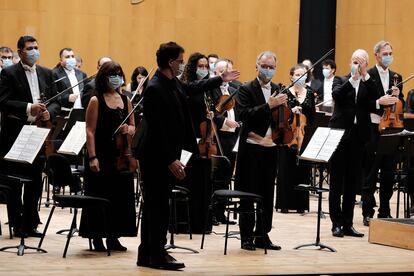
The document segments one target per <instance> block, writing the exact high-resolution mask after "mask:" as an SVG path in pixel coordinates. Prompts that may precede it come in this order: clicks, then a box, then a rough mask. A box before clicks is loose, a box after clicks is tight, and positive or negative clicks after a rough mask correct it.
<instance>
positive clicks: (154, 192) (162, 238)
mask: <svg viewBox="0 0 414 276" xmlns="http://www.w3.org/2000/svg"><path fill="white" fill-rule="evenodd" d="M183 54H184V49H183V48H182V47H181V46H180V45H178V44H176V43H175V42H168V43H164V44H161V45H160V48H159V49H158V51H157V64H158V70H157V72H155V74H154V77H153V78H152V79H151V80H150V81H149V83H148V86H147V88H146V89H145V90H144V92H143V97H144V100H143V101H144V103H143V105H144V119H143V120H144V121H145V125H146V133H145V134H144V135H143V138H142V139H143V140H142V142H141V146H140V147H139V149H138V153H137V155H138V158H139V161H140V168H141V173H142V177H143V185H144V187H143V188H144V202H145V203H144V207H143V213H142V222H141V244H140V246H139V248H138V260H137V265H138V266H149V267H153V268H161V269H181V268H184V263H180V262H177V261H176V260H175V259H174V258H173V257H172V256H170V255H169V254H168V253H167V252H166V250H165V245H166V243H167V240H166V236H167V228H168V223H169V212H170V211H169V197H170V194H171V191H172V188H173V185H174V183H175V182H176V181H177V180H183V179H184V178H185V176H186V173H185V171H184V169H185V166H184V164H182V163H181V161H180V157H181V151H182V150H183V149H185V150H187V151H190V152H192V153H198V148H197V143H196V137H195V133H194V129H193V126H192V122H191V114H190V111H189V107H188V103H187V99H186V96H185V95H186V94H187V91H186V90H187V89H189V88H188V87H185V86H183V85H182V83H181V82H180V81H179V80H178V79H177V76H178V75H179V73H180V71H181V72H182V68H183V66H184V60H183ZM238 75H239V73H238V72H224V73H223V74H222V75H221V76H220V77H217V78H216V80H202V81H200V82H198V83H197V84H196V83H195V84H192V85H193V86H197V85H200V90H204V89H203V88H205V86H206V84H207V83H209V84H211V83H217V85H220V84H221V83H222V81H231V80H233V79H235V78H236V77H238ZM220 78H221V80H220Z"/></svg>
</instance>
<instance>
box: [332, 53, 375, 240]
mask: <svg viewBox="0 0 414 276" xmlns="http://www.w3.org/2000/svg"><path fill="white" fill-rule="evenodd" d="M367 66H368V53H367V52H366V51H365V50H363V49H358V50H356V51H355V52H354V53H353V54H352V57H351V73H350V74H349V75H348V76H347V78H346V80H342V79H341V80H334V84H333V90H332V98H333V100H334V102H335V106H334V112H333V114H332V118H331V120H330V122H329V127H332V128H340V129H344V130H345V133H344V135H343V137H342V139H341V141H340V143H339V145H338V147H337V149H336V151H335V152H334V154H333V155H332V158H331V168H330V189H329V215H330V218H331V221H332V235H333V236H334V237H343V236H344V235H346V236H353V237H363V236H364V234H362V233H360V232H358V231H357V230H355V228H354V227H353V217H354V206H355V196H356V188H357V185H359V184H358V183H360V179H361V177H362V176H361V174H362V170H361V168H362V158H363V154H362V153H363V151H364V146H365V143H366V142H367V141H368V140H369V137H370V131H369V126H370V117H369V103H370V102H371V101H372V100H373V99H375V97H376V95H377V94H376V93H377V87H376V85H375V83H374V81H373V79H372V78H371V77H370V75H369V74H368V72H367ZM342 193H343V197H342V204H341V195H342Z"/></svg>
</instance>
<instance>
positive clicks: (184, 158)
mask: <svg viewBox="0 0 414 276" xmlns="http://www.w3.org/2000/svg"><path fill="white" fill-rule="evenodd" d="M192 155H193V153H191V152H189V151H186V150H181V157H180V162H181V163H183V165H184V166H187V163H188V161H190V158H191V156H192Z"/></svg>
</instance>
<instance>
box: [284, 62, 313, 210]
mask: <svg viewBox="0 0 414 276" xmlns="http://www.w3.org/2000/svg"><path fill="white" fill-rule="evenodd" d="M305 72H306V67H305V65H303V64H301V63H299V64H297V65H295V66H293V67H292V68H291V69H290V79H291V81H292V82H294V81H296V80H297V79H298V78H299V77H300V76H301V75H303V74H304V73H305ZM305 84H306V76H303V77H302V78H300V79H299V80H298V81H297V82H296V83H295V84H294V85H293V86H292V87H291V88H289V90H288V92H287V94H288V102H287V104H288V106H289V108H290V109H291V110H292V113H293V116H295V114H298V115H300V114H303V115H305V118H306V124H307V125H310V124H311V123H312V121H313V117H314V114H315V100H314V95H313V92H312V89H311V88H310V87H307V86H306V85H305ZM296 118H298V116H296ZM302 121H303V120H302ZM305 135H306V129H305ZM304 140H306V138H305V139H304ZM303 149H304V145H302V147H301V148H300V149H299V150H298V145H290V146H287V145H285V146H283V147H282V148H281V149H280V152H279V153H280V157H279V158H280V160H281V162H279V170H278V177H277V190H276V193H277V194H276V209H277V210H278V209H280V210H281V211H282V213H287V212H289V210H296V211H297V212H298V213H303V212H304V211H305V210H309V193H308V192H304V191H297V190H295V186H297V185H299V184H309V182H310V169H309V167H307V166H306V165H303V162H301V163H300V164H299V165H298V164H297V157H296V156H297V155H298V154H299V152H300V151H301V150H303Z"/></svg>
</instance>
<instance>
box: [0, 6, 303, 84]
mask: <svg viewBox="0 0 414 276" xmlns="http://www.w3.org/2000/svg"><path fill="white" fill-rule="evenodd" d="M299 4H300V1H299V0H288V1H287V0H254V1H251V0H203V1H201V0H145V1H144V2H142V3H141V4H138V5H131V4H130V1H129V0H65V1H64V0H0V24H1V26H2V31H1V32H0V44H1V45H7V46H10V47H12V48H13V49H15V48H16V42H17V39H18V37H20V36H21V35H24V34H30V35H33V36H35V37H36V38H37V39H38V42H39V45H40V51H41V60H40V64H43V65H45V66H47V67H53V66H54V65H55V64H56V63H57V62H58V52H59V50H60V49H61V48H63V47H71V48H73V49H74V50H75V53H76V54H80V55H81V56H82V57H83V59H84V67H83V70H84V71H85V72H87V73H88V74H93V73H94V72H95V71H96V61H97V59H98V58H99V57H100V56H103V55H110V56H112V57H113V58H114V59H115V60H117V61H118V62H120V63H121V65H122V66H123V68H124V71H125V72H126V74H127V75H128V78H129V76H130V74H131V72H132V70H133V69H134V68H135V67H136V66H138V65H144V66H145V67H146V68H148V69H149V68H151V67H154V66H155V65H156V62H155V52H156V50H157V48H158V46H159V44H160V43H162V42H167V41H170V40H172V41H176V42H177V43H179V44H181V45H182V46H183V47H184V48H185V49H186V55H185V58H188V56H189V55H190V54H191V53H192V52H195V51H200V52H202V53H204V54H209V53H211V52H214V53H217V54H218V55H220V56H223V57H228V58H231V59H233V60H234V62H235V67H236V68H237V69H239V70H240V71H241V73H242V75H241V80H243V81H246V80H250V79H253V78H254V77H255V66H254V65H255V59H256V56H257V54H258V53H259V52H261V51H263V50H271V51H274V52H276V54H277V55H278V57H279V64H278V69H277V76H276V79H275V80H276V82H285V83H286V82H287V81H288V73H289V69H290V67H291V66H292V65H293V64H294V63H295V62H296V60H297V51H298V49H297V45H298V31H299V24H298V22H299Z"/></svg>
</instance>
